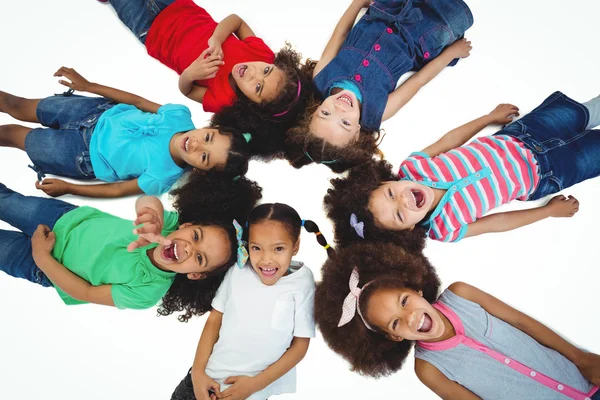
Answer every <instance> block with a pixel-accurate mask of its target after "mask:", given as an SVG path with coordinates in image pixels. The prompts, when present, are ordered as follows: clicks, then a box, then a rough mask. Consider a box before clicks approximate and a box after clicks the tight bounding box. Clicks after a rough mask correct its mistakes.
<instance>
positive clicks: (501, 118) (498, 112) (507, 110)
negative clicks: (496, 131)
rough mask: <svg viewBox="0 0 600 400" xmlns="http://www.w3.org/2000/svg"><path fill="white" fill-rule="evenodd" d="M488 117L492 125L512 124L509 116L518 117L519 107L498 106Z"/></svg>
mask: <svg viewBox="0 0 600 400" xmlns="http://www.w3.org/2000/svg"><path fill="white" fill-rule="evenodd" d="M489 115H490V117H491V118H492V123H493V124H500V125H506V124H509V123H511V122H512V120H513V119H512V117H511V116H515V117H518V116H519V107H517V106H513V105H512V104H500V105H499V106H498V107H496V108H494V111H492V112H491V113H490V114H489Z"/></svg>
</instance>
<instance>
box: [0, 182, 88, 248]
mask: <svg viewBox="0 0 600 400" xmlns="http://www.w3.org/2000/svg"><path fill="white" fill-rule="evenodd" d="M75 208H77V206H75V205H73V204H70V203H66V202H64V201H61V200H56V199H47V198H43V197H35V196H23V195H22V194H20V193H17V192H14V191H12V190H10V189H9V188H7V187H6V186H5V185H3V184H2V183H0V220H1V221H4V222H6V223H8V224H10V225H12V226H14V227H15V228H17V229H18V230H20V231H21V232H23V233H24V234H26V235H27V236H29V237H31V236H33V232H35V230H36V229H37V226H38V225H39V224H45V225H48V226H49V227H50V229H52V228H54V224H56V221H58V219H59V218H60V217H62V216H63V215H64V214H66V213H67V212H69V211H71V210H73V209H75Z"/></svg>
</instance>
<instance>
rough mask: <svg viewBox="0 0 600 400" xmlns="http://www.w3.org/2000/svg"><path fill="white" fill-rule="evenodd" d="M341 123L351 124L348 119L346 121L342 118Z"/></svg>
mask: <svg viewBox="0 0 600 400" xmlns="http://www.w3.org/2000/svg"><path fill="white" fill-rule="evenodd" d="M342 124H344V125H346V126H350V125H352V124H351V123H350V121H348V120H345V119H343V120H342Z"/></svg>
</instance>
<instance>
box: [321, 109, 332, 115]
mask: <svg viewBox="0 0 600 400" xmlns="http://www.w3.org/2000/svg"><path fill="white" fill-rule="evenodd" d="M321 114H323V115H325V116H328V115H331V113H330V112H329V111H325V110H322V111H321Z"/></svg>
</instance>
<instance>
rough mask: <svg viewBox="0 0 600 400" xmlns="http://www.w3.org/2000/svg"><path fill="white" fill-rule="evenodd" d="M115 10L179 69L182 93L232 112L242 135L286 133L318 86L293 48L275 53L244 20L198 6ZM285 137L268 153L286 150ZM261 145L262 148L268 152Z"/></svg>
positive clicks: (126, 4) (154, 3)
mask: <svg viewBox="0 0 600 400" xmlns="http://www.w3.org/2000/svg"><path fill="white" fill-rule="evenodd" d="M110 4H111V5H112V6H113V7H114V9H115V10H116V12H117V14H118V16H119V18H120V19H121V21H122V22H123V23H124V24H125V25H127V27H128V28H129V29H130V30H131V31H132V32H133V33H134V34H135V35H136V36H137V38H138V39H139V40H140V41H141V42H142V43H144V44H145V45H146V49H147V50H148V54H150V55H151V56H152V57H154V58H156V59H157V60H159V61H160V62H162V63H163V64H165V65H166V66H168V67H169V68H171V69H173V70H175V71H177V73H178V74H179V75H180V78H179V89H180V90H181V92H182V93H183V94H184V95H186V96H187V97H189V98H190V99H192V100H195V101H198V102H200V103H202V106H203V108H204V111H207V112H214V113H219V112H222V111H226V113H229V114H230V117H229V119H238V123H239V124H240V125H244V126H241V127H240V128H241V129H252V128H254V129H252V130H254V131H255V132H256V131H257V130H258V124H260V123H264V122H265V121H267V122H268V123H270V124H271V125H277V127H278V128H279V129H277V130H276V131H279V132H281V131H282V129H281V128H282V124H285V125H287V124H286V122H288V121H292V120H293V119H294V118H295V117H296V115H297V114H298V111H300V110H301V109H302V108H303V107H302V105H303V103H304V100H305V99H306V98H307V97H308V94H309V91H310V90H311V84H310V77H309V76H305V74H303V73H302V72H301V70H300V55H299V54H298V53H296V52H295V51H294V50H292V49H291V48H290V46H289V45H287V46H286V47H284V48H283V49H281V50H280V51H279V52H278V53H277V54H274V53H273V51H272V50H271V49H270V48H269V47H268V46H267V45H266V44H265V43H264V42H263V40H262V39H260V38H258V37H256V36H255V34H254V32H253V31H252V29H250V27H249V26H248V25H247V24H246V22H244V20H242V19H241V18H240V17H238V16H237V15H235V14H231V15H230V16H228V17H226V18H225V19H223V20H222V21H221V22H219V23H217V22H216V21H215V20H214V19H213V18H212V17H211V16H210V15H209V14H208V13H207V12H206V10H204V9H203V8H202V7H199V6H198V5H196V4H195V3H194V1H193V0H136V1H128V0H110ZM224 109H225V110H224ZM244 116H245V118H244ZM239 118H241V119H242V120H241V121H240V120H239ZM249 118H250V119H252V120H253V121H247V120H248V119H249ZM254 121H256V122H254ZM261 131H264V129H261ZM267 131H274V129H268V130H267ZM269 136H272V135H271V134H270V133H269ZM280 136H281V137H280V138H278V139H275V138H272V140H274V141H276V142H277V144H273V143H271V145H270V146H269V145H268V144H267V147H270V149H268V150H266V153H269V154H272V153H273V152H275V151H276V150H278V149H279V148H281V147H280V146H281V145H282V143H283V135H282V134H280ZM258 142H261V140H258V141H257V143H255V145H257V146H258V147H261V148H262V147H264V146H261V143H258ZM257 152H258V153H265V149H257Z"/></svg>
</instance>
